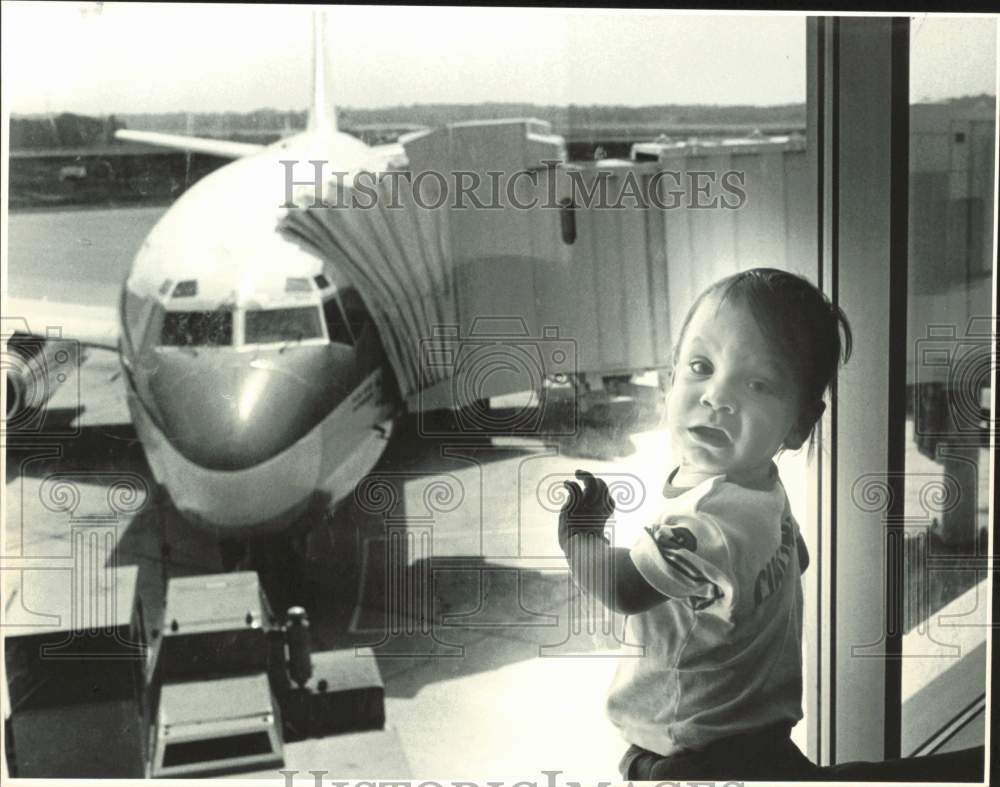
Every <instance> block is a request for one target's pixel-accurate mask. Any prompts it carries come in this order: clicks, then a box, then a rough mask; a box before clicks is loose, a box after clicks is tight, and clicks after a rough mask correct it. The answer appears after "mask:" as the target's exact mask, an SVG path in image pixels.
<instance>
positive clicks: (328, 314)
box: [323, 295, 354, 345]
mask: <svg viewBox="0 0 1000 787" xmlns="http://www.w3.org/2000/svg"><path fill="white" fill-rule="evenodd" d="M323 317H325V318H326V332H327V333H328V334H330V341H331V342H339V343H340V344H347V345H352V344H354V337H352V336H351V332H350V330H349V329H348V327H347V320H346V319H345V318H344V313H343V312H342V311H341V310H340V305H339V304H338V303H337V299H336V297H334V296H332V295H331V296H330V297H329V298H327V299H326V300H325V301H323Z"/></svg>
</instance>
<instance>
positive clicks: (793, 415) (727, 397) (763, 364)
mask: <svg viewBox="0 0 1000 787" xmlns="http://www.w3.org/2000/svg"><path fill="white" fill-rule="evenodd" d="M798 415H799V386H798V384H797V383H796V381H795V380H794V379H793V377H792V375H791V374H790V373H789V372H788V371H787V369H786V367H785V365H784V364H783V363H781V360H780V359H779V358H777V357H776V356H775V355H774V353H773V351H772V350H771V347H770V344H769V343H768V341H767V339H766V338H765V337H764V334H763V333H762V332H761V330H760V328H759V327H758V326H757V322H756V320H754V318H753V315H752V314H751V312H750V310H749V309H748V308H747V307H746V306H744V305H742V304H739V303H733V302H731V301H730V302H727V303H725V304H724V305H723V306H722V307H721V308H719V299H718V297H708V298H706V299H705V300H704V301H703V302H702V303H701V304H700V305H699V306H698V309H697V311H696V312H695V314H694V315H693V316H692V318H691V321H690V322H689V323H688V327H687V331H686V333H685V335H684V341H683V344H682V345H681V347H680V352H679V353H678V357H677V366H676V367H675V369H674V380H673V385H672V387H671V389H670V394H669V397H668V400H667V425H668V427H669V429H670V434H671V439H672V442H673V450H674V455H675V457H676V458H677V459H679V460H680V461H679V464H680V466H681V471H682V473H683V474H689V473H690V474H696V475H697V474H703V475H720V474H723V473H725V474H727V475H729V476H730V478H732V479H733V480H736V481H740V482H745V483H753V482H762V481H764V479H766V477H767V475H768V473H769V470H770V465H771V460H772V459H773V457H774V455H775V454H776V453H777V452H778V449H779V448H781V446H782V444H783V443H784V442H785V439H786V438H787V437H788V436H789V435H790V434H792V433H793V432H794V431H795V429H796V424H797V422H798V420H799V419H798Z"/></svg>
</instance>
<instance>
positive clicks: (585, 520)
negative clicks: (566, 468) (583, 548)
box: [559, 470, 615, 554]
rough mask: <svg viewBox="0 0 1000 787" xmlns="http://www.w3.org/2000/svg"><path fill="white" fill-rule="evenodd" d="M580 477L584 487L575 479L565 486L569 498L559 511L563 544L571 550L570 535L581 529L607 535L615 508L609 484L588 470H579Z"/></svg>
mask: <svg viewBox="0 0 1000 787" xmlns="http://www.w3.org/2000/svg"><path fill="white" fill-rule="evenodd" d="M576 477H577V478H578V479H580V481H582V482H583V491H582V492H581V491H580V487H579V486H578V485H577V484H574V483H572V482H571V481H564V482H563V486H564V487H565V488H566V492H567V493H568V494H569V499H567V500H566V504H565V505H564V506H563V507H562V510H560V512H559V546H560V547H561V548H562V551H563V553H564V554H568V548H569V539H570V537H571V536H573V535H574V534H575V533H579V532H581V531H587V530H591V531H595V532H597V533H598V534H600V535H601V536H603V535H604V525H605V523H606V522H607V521H608V518H609V517H610V516H611V515H612V514H613V513H614V511H615V501H614V498H612V497H611V493H610V492H609V491H608V485H607V484H606V483H605V482H604V481H603V480H601V479H600V478H597V477H595V476H594V475H593V474H592V473H588V472H587V471H586V470H577V471H576Z"/></svg>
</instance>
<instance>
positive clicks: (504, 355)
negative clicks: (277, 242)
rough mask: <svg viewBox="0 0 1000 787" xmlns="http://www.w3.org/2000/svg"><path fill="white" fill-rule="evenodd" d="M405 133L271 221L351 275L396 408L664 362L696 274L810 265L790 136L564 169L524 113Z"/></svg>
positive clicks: (539, 127) (800, 160)
mask: <svg viewBox="0 0 1000 787" xmlns="http://www.w3.org/2000/svg"><path fill="white" fill-rule="evenodd" d="M402 142H403V147H404V149H405V154H406V163H405V164H400V165H399V167H398V169H392V170H389V171H385V172H381V173H354V174H353V176H351V177H348V178H346V179H345V178H343V177H342V176H341V177H340V178H339V179H337V180H336V181H334V180H331V181H330V182H329V183H328V184H327V188H326V190H325V192H324V194H323V203H324V204H322V205H317V206H315V207H311V206H313V204H314V196H315V195H314V194H313V193H312V191H311V190H310V191H308V192H304V193H302V194H296V200H295V201H296V206H297V207H295V208H291V209H289V210H288V213H287V216H286V218H285V219H284V220H283V230H284V231H285V232H286V233H287V234H288V235H289V236H290V237H293V238H295V239H297V240H298V241H299V242H301V243H303V244H304V245H305V246H307V247H309V248H311V249H312V250H314V251H315V252H317V253H319V254H320V255H321V256H323V257H324V259H326V260H327V261H328V262H329V264H330V265H331V266H333V267H334V268H336V269H338V270H340V271H341V272H342V273H343V275H345V276H346V277H347V278H348V279H349V280H350V282H351V283H352V284H353V285H354V286H356V287H357V289H358V291H359V293H360V295H361V297H362V299H363V300H364V302H365V305H366V307H367V308H368V309H369V310H370V312H371V314H372V316H373V318H374V320H375V322H376V324H377V325H378V327H379V332H380V336H381V338H382V341H383V344H384V345H385V348H386V351H387V355H388V358H389V361H390V363H391V364H392V367H393V370H394V372H395V374H396V377H397V379H398V381H399V384H400V388H401V393H402V395H403V396H404V398H405V399H407V401H408V403H409V404H410V406H411V407H413V406H414V405H416V406H418V407H420V406H421V405H422V406H423V407H427V406H429V403H433V405H434V406H445V405H447V404H448V403H449V402H448V397H449V396H451V397H453V399H452V402H451V403H452V404H459V405H460V404H467V403H468V402H461V401H460V402H455V401H454V397H456V396H458V395H457V394H456V393H455V392H456V391H467V392H468V391H475V392H477V393H476V395H475V397H474V398H486V397H489V396H497V395H501V394H504V393H509V392H512V391H513V390H518V389H519V390H523V389H525V388H526V387H532V388H536V389H540V388H541V383H542V379H543V378H544V377H545V376H552V375H572V374H577V373H586V374H595V375H602V374H603V375H620V374H628V373H633V372H641V371H644V370H649V369H658V368H659V369H662V368H668V367H669V366H670V358H671V352H672V341H673V337H675V336H676V334H677V331H678V329H679V327H680V320H681V319H683V315H684V314H685V313H686V311H687V308H688V306H689V305H690V303H691V302H692V300H693V298H694V297H695V296H696V295H697V293H698V292H699V291H700V290H701V289H702V288H703V287H704V286H706V285H707V284H709V283H710V282H712V281H714V280H716V279H718V278H720V277H722V276H725V275H727V274H729V273H733V272H736V271H738V270H741V269H745V268H750V267H755V266H759V265H767V266H773V267H779V268H789V269H791V270H802V271H803V272H804V271H806V270H808V269H809V267H811V266H814V265H815V240H814V238H813V236H814V234H815V233H812V232H810V231H809V229H810V222H812V217H813V214H814V211H813V210H812V208H811V204H812V203H811V202H810V197H811V192H810V190H809V188H808V164H807V161H806V157H805V155H804V143H803V142H801V141H796V140H794V139H789V138H787V137H785V138H750V139H747V140H739V141H735V140H728V141H727V140H722V141H720V142H718V143H715V144H700V145H691V144H687V143H673V142H669V141H663V140H661V141H658V142H655V143H647V144H643V145H636V146H634V148H633V154H632V159H631V160H603V161H593V162H572V163H570V162H567V161H566V156H565V144H564V141H563V139H562V138H561V137H559V136H556V135H553V134H552V133H551V128H550V126H549V124H548V123H545V122H543V121H538V120H531V119H527V120H513V121H489V122H469V123H459V124H454V125H450V126H446V127H444V128H440V129H435V130H432V131H427V132H422V133H417V134H413V135H410V136H409V137H407V138H404V140H403V141H402ZM810 244H812V245H810ZM511 350H513V351H514V352H515V354H517V356H518V357H519V358H520V359H521V366H522V367H523V366H524V362H523V359H525V358H528V359H531V361H530V364H531V365H533V366H534V367H535V368H534V369H531V370H528V377H529V378H532V379H531V380H530V382H531V383H532V384H531V385H526V384H525V373H524V370H523V369H521V371H520V373H515V374H505V373H504V372H508V371H510V369H508V368H507V367H508V366H509V364H510V362H511V359H512V357H513V356H512V355H511ZM491 353H492V358H493V361H492V362H491V361H490V360H489V356H490V354H491ZM494 372H500V373H494ZM535 378H537V380H536V379H535ZM535 382H537V383H538V384H537V386H536V385H534V383H535ZM437 394H439V395H437ZM465 396H466V398H468V396H469V394H466V395H465Z"/></svg>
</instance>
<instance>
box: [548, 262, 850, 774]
mask: <svg viewBox="0 0 1000 787" xmlns="http://www.w3.org/2000/svg"><path fill="white" fill-rule="evenodd" d="M850 351H851V332H850V327H849V325H848V323H847V319H846V317H845V316H844V314H843V312H842V311H841V310H840V309H839V308H838V307H836V306H834V305H833V304H831V303H830V301H829V300H828V299H827V298H826V297H825V296H824V295H823V293H822V292H820V291H819V290H818V289H817V288H816V287H814V286H813V285H812V284H810V283H809V282H808V281H806V280H805V279H803V278H801V277H799V276H796V275H794V274H791V273H788V272H786V271H780V270H774V269H770V268H758V269H754V270H749V271H744V272H741V273H738V274H736V275H734V276H730V277H728V278H726V279H723V280H722V281H719V282H717V283H715V284H713V285H712V286H710V287H709V288H708V289H707V290H706V291H705V292H703V293H702V294H701V295H700V296H699V297H698V299H697V300H696V301H695V302H694V305H693V306H692V307H691V310H690V311H689V312H688V314H687V317H686V318H685V320H684V324H683V327H682V328H681V332H680V336H679V337H678V340H677V344H676V346H675V348H674V356H673V373H672V378H673V379H672V385H671V388H670V392H669V394H668V397H667V404H666V422H667V427H668V429H669V433H670V439H671V444H672V449H673V450H672V455H673V462H674V464H675V465H676V466H675V467H674V468H673V470H672V472H670V474H669V476H668V477H667V480H666V485H665V487H664V490H663V497H664V500H663V507H662V512H661V514H660V515H659V516H658V517H657V519H656V520H655V521H654V522H653V523H652V524H651V525H650V526H649V527H647V528H645V531H644V532H643V534H642V535H641V537H640V538H639V540H638V541H637V542H636V543H635V545H634V546H633V547H632V548H631V549H625V548H622V547H611V546H610V545H609V543H608V542H607V539H606V538H605V537H604V532H603V531H604V525H605V523H606V521H607V519H608V517H609V516H610V515H611V514H612V512H613V511H614V501H613V500H612V499H611V497H610V495H609V493H608V488H607V485H606V484H605V483H604V482H603V481H601V480H600V479H598V478H595V477H594V476H593V475H591V474H589V473H586V472H583V471H578V472H577V478H578V479H580V481H581V482H582V490H581V488H580V487H579V486H577V485H576V484H571V483H567V485H566V486H567V490H568V492H569V495H570V497H569V500H568V501H567V503H566V505H565V506H564V507H563V510H562V512H561V514H560V517H559V543H560V546H561V547H562V549H563V551H564V552H565V554H566V556H567V559H568V560H569V564H570V569H571V571H572V573H573V576H574V579H575V581H576V582H577V584H578V585H580V587H581V588H582V589H583V590H584V591H585V592H587V593H589V594H593V595H596V596H597V597H598V598H599V599H600V600H601V602H602V603H603V604H604V605H605V606H607V607H609V608H611V609H614V610H616V611H618V612H622V613H625V614H626V615H629V617H628V619H627V628H626V632H627V633H626V641H628V642H629V643H634V644H638V645H641V646H643V647H644V654H643V655H642V656H640V657H636V658H623V659H622V660H621V661H620V662H619V666H618V671H617V673H616V675H615V678H614V681H613V683H612V685H611V688H610V691H609V695H608V700H607V709H608V714H609V716H610V718H611V720H612V721H613V722H614V723H615V725H616V726H617V727H618V728H619V729H620V730H621V732H622V734H623V736H624V737H625V739H626V740H627V741H628V742H629V743H630V744H632V745H631V747H630V748H629V749H628V751H627V752H626V754H625V757H624V758H623V759H622V762H621V770H622V776H623V777H624V778H626V779H644V780H645V779H652V780H661V779H672V780H681V779H690V778H700V779H706V778H710V779H727V778H735V779H742V780H752V779H774V778H788V779H796V778H807V777H808V776H809V775H811V774H813V773H814V771H813V768H814V766H812V764H811V763H810V762H809V760H807V759H806V758H805V756H804V755H803V754H802V753H801V752H800V751H799V750H798V749H797V748H796V746H795V745H794V744H793V743H792V742H791V739H790V737H789V734H790V731H791V729H792V727H793V726H794V725H795V723H796V722H797V721H798V720H799V719H800V718H801V717H802V664H801V653H802V590H801V582H800V576H801V573H802V572H803V571H804V570H805V568H806V566H807V565H808V560H809V558H808V555H807V552H806V549H805V545H804V543H803V541H802V537H801V535H800V534H799V527H798V524H797V523H796V521H795V518H794V517H793V516H792V512H791V511H790V509H789V505H788V500H787V497H786V495H785V490H784V488H783V487H782V484H781V481H780V479H779V478H778V471H777V468H776V467H775V464H774V457H775V455H776V454H777V453H778V452H779V451H781V450H784V449H791V450H794V449H797V448H800V447H801V446H802V445H803V444H804V443H806V441H811V435H812V433H813V430H814V428H815V426H816V423H817V421H818V420H819V418H820V416H821V415H822V413H823V410H824V408H825V405H824V402H823V396H824V394H825V392H826V391H827V389H828V388H829V387H830V386H831V384H832V382H833V380H834V378H835V375H836V371H837V367H838V365H839V363H840V360H841V357H843V359H844V361H846V360H847V358H848V357H849V356H850ZM609 564H610V566H609ZM604 566H609V567H610V576H611V578H612V581H611V582H610V583H609V582H606V581H604V580H603V579H602V577H603V576H604V575H605V574H606V573H607V572H605V571H604V570H603V568H602V567H604ZM595 567H596V568H595Z"/></svg>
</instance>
